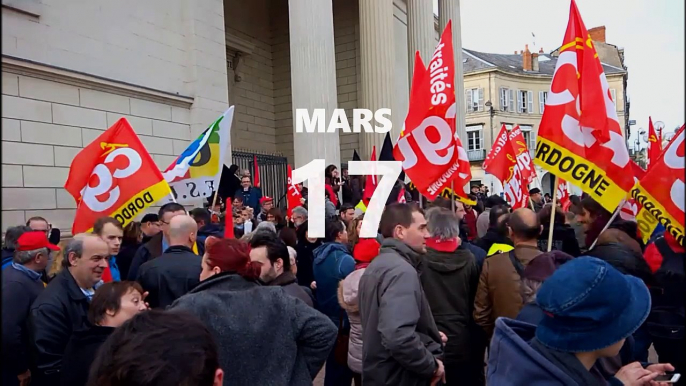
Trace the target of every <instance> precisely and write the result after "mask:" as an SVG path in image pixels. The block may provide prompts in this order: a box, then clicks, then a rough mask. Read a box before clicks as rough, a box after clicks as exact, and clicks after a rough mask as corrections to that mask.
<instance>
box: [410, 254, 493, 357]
mask: <svg viewBox="0 0 686 386" xmlns="http://www.w3.org/2000/svg"><path fill="white" fill-rule="evenodd" d="M422 264H423V268H422V274H421V275H420V276H419V277H420V279H421V281H422V287H423V288H424V293H425V294H426V299H427V300H428V301H429V305H430V306H431V313H432V314H433V316H434V320H435V321H436V326H437V327H438V330H439V331H441V332H443V333H444V334H445V335H446V336H447V337H448V342H447V343H446V345H445V347H444V348H443V351H444V363H445V364H446V365H450V364H456V363H464V362H465V361H468V360H470V359H471V358H470V354H471V352H472V344H471V342H470V337H471V334H470V326H471V325H472V324H473V323H472V321H473V318H472V312H473V311H474V296H475V295H476V288H477V286H478V285H479V269H478V267H477V263H476V259H475V257H474V255H473V254H472V253H471V252H469V251H468V250H466V249H459V248H458V249H456V250H455V251H453V252H441V251H437V250H435V249H432V248H427V251H426V254H425V255H424V259H423V262H422Z"/></svg>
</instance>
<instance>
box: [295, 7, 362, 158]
mask: <svg viewBox="0 0 686 386" xmlns="http://www.w3.org/2000/svg"><path fill="white" fill-rule="evenodd" d="M288 14H289V23H288V24H289V28H288V30H289V32H290V46H291V47H290V49H291V99H292V105H293V150H294V153H295V154H294V155H295V157H294V159H295V167H296V168H298V167H301V166H303V165H306V164H307V163H309V162H310V161H312V160H313V159H316V158H324V159H326V165H330V164H334V165H336V166H337V167H338V169H339V170H340V146H339V141H338V131H336V132H334V133H319V132H316V130H315V132H313V133H307V132H303V133H297V132H296V109H307V112H308V114H309V116H310V117H312V116H313V114H314V109H325V114H324V117H325V119H324V122H323V127H324V128H326V127H327V126H328V124H329V121H330V120H331V115H332V114H333V111H334V109H336V108H337V107H338V94H337V91H336V55H335V51H334V49H335V45H334V38H333V36H334V35H333V8H332V2H331V1H330V0H329V1H322V0H289V1H288ZM351 119H352V118H351Z"/></svg>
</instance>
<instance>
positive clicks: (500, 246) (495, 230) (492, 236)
mask: <svg viewBox="0 0 686 386" xmlns="http://www.w3.org/2000/svg"><path fill="white" fill-rule="evenodd" d="M509 212H510V210H509V209H508V208H507V207H506V206H504V205H496V206H494V207H493V208H491V211H490V213H489V214H488V223H489V224H488V225H489V226H488V231H486V235H485V236H484V237H482V238H480V239H478V240H477V241H476V243H474V244H475V245H476V246H477V247H479V248H481V249H483V250H484V251H486V256H491V255H493V254H495V253H496V252H498V251H501V252H508V251H510V250H512V246H513V244H512V240H510V238H509V237H507V217H508V216H507V215H508V214H509Z"/></svg>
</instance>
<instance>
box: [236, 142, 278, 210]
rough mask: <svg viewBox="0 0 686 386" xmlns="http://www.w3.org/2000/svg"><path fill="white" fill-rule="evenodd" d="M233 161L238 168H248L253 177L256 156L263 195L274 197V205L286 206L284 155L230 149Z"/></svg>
mask: <svg viewBox="0 0 686 386" xmlns="http://www.w3.org/2000/svg"><path fill="white" fill-rule="evenodd" d="M231 155H232V158H233V163H234V164H236V165H238V167H239V168H240V170H243V169H248V170H250V175H251V176H253V180H254V177H255V163H254V162H253V159H254V157H257V167H258V168H259V172H260V188H261V189H262V195H263V196H269V197H271V198H273V199H274V202H275V205H276V206H278V207H280V208H282V209H284V208H285V206H286V200H285V197H286V185H287V184H288V168H287V165H288V160H287V159H286V157H282V156H278V155H271V154H260V153H251V152H246V151H236V150H234V151H232V154H231Z"/></svg>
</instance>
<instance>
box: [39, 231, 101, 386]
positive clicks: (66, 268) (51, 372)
mask: <svg viewBox="0 0 686 386" xmlns="http://www.w3.org/2000/svg"><path fill="white" fill-rule="evenodd" d="M107 258H109V247H108V246H107V243H105V242H104V241H103V240H102V239H101V238H99V237H98V236H95V235H89V234H80V235H76V236H74V239H73V240H72V241H70V242H69V244H68V245H67V247H66V248H65V250H64V260H63V269H62V271H60V273H58V274H57V276H55V278H54V279H53V280H52V281H51V282H50V284H49V285H48V286H47V288H45V290H44V291H43V292H42V293H41V294H40V295H38V298H37V299H36V301H35V302H34V303H33V305H32V306H31V316H30V317H29V323H30V325H29V333H30V334H31V341H32V346H33V349H34V350H35V368H32V369H31V378H32V380H31V385H34V386H35V385H37V386H43V385H45V386H54V385H59V383H60V371H61V370H62V356H63V355H64V350H65V349H66V347H67V343H68V342H69V338H70V337H71V334H72V333H73V332H74V331H77V330H81V329H84V328H86V326H87V325H88V324H87V323H88V320H87V318H88V305H89V303H90V300H91V299H92V298H93V295H94V294H95V289H96V288H97V287H99V286H100V285H101V284H102V273H103V272H104V270H105V268H106V267H107Z"/></svg>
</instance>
